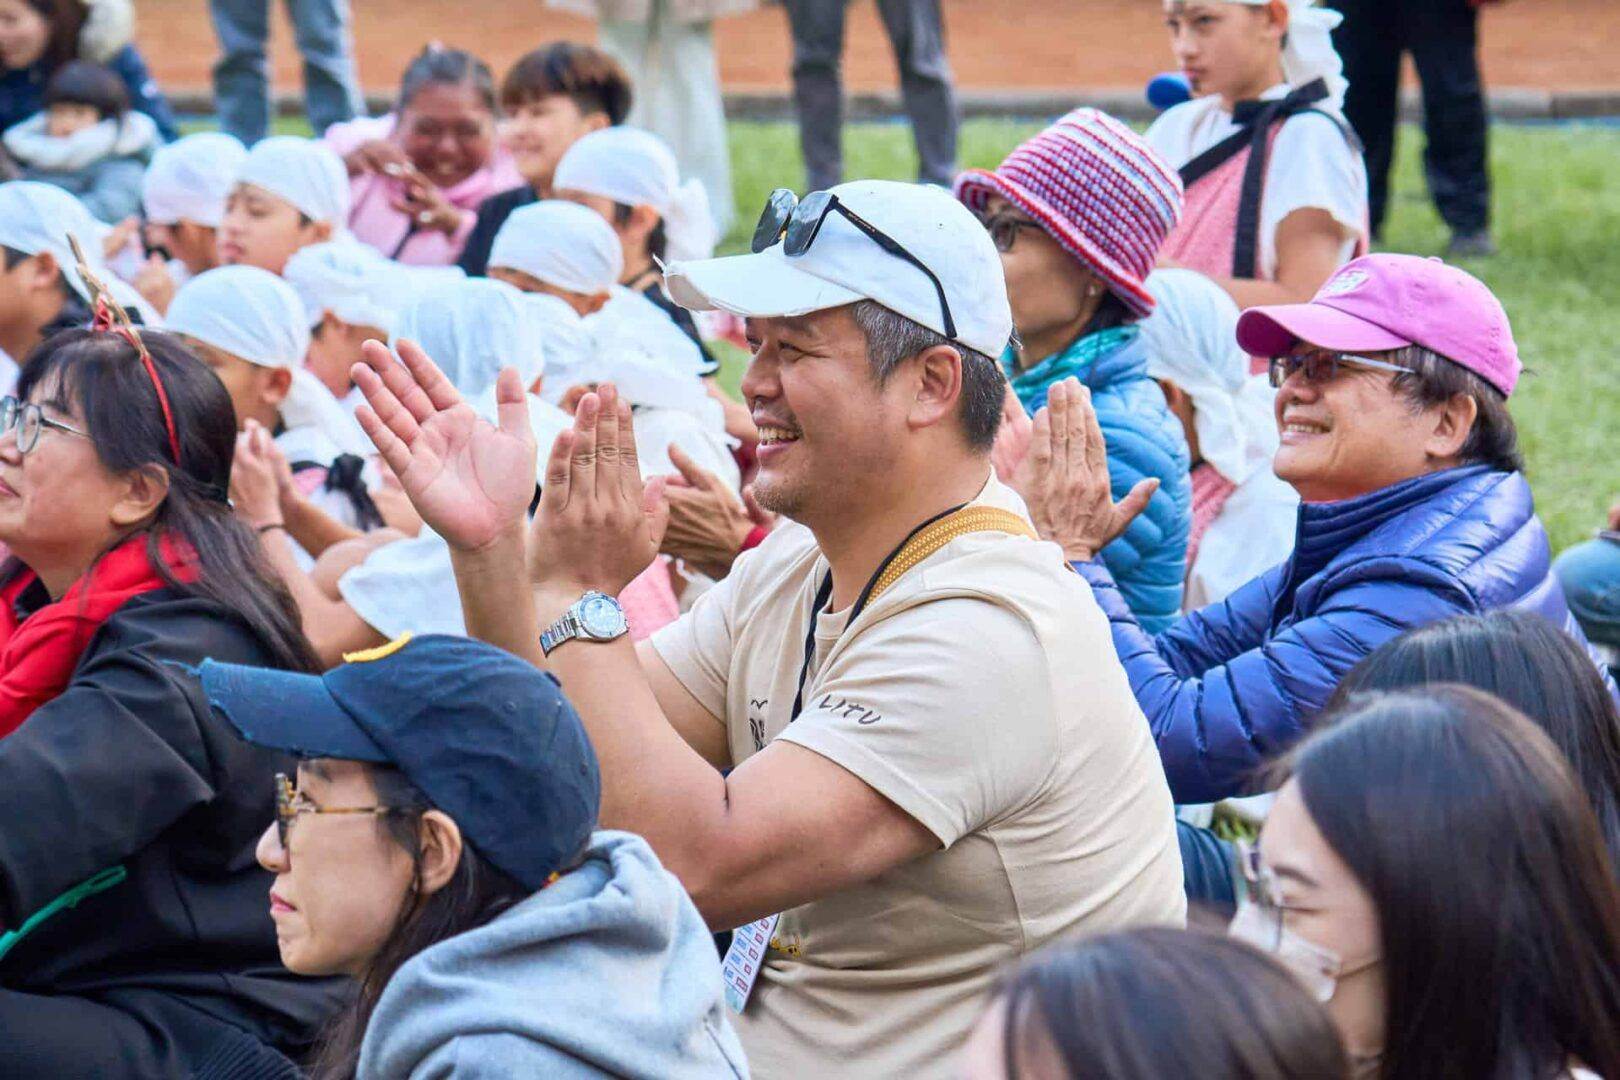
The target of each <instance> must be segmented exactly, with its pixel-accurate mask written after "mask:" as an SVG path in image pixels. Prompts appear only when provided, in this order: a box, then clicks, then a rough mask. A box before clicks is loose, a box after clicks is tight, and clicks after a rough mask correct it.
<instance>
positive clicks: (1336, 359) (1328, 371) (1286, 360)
mask: <svg viewBox="0 0 1620 1080" xmlns="http://www.w3.org/2000/svg"><path fill="white" fill-rule="evenodd" d="M1341 367H1349V368H1361V369H1362V370H1364V371H1393V372H1395V373H1397V374H1399V373H1402V372H1409V371H1411V370H1412V369H1411V368H1404V367H1401V365H1399V364H1391V363H1388V362H1386V361H1383V360H1374V359H1373V358H1372V357H1370V356H1357V355H1355V354H1354V353H1335V352H1322V351H1321V350H1312V351H1311V352H1303V353H1290V354H1289V355H1288V356H1273V357H1272V358H1271V366H1270V375H1271V385H1272V386H1281V385H1282V384H1283V383H1284V381H1286V380H1287V379H1288V378H1289V376H1291V375H1293V374H1294V373H1295V372H1298V371H1303V372H1304V373H1305V381H1306V382H1309V383H1315V384H1317V385H1321V384H1322V383H1328V382H1332V381H1333V380H1334V379H1336V378H1338V375H1339V369H1340V368H1341Z"/></svg>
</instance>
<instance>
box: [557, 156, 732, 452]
mask: <svg viewBox="0 0 1620 1080" xmlns="http://www.w3.org/2000/svg"><path fill="white" fill-rule="evenodd" d="M552 188H553V190H554V191H555V192H556V194H557V197H558V198H560V199H567V200H569V201H571V202H577V203H580V204H582V205H584V206H588V207H590V208H591V209H592V210H594V211H596V213H597V214H598V215H600V216H601V217H602V219H603V220H604V221H606V222H607V223H608V224H609V225H611V226H612V227H613V230H614V232H615V233H616V234H617V235H618V237H619V243H620V245H621V247H622V248H623V253H624V268H623V271H622V272H621V275H620V278H619V280H620V282H621V286H622V287H619V288H615V289H614V290H613V296H612V299H611V300H609V302H608V305H607V307H605V308H604V309H603V310H602V311H601V312H600V313H599V314H598V316H597V317H599V318H604V319H620V318H630V319H635V320H637V321H638V322H639V323H640V324H641V326H642V327H643V330H644V332H645V333H646V334H648V335H654V334H656V335H658V336H659V337H660V338H661V339H662V341H663V344H661V345H660V347H659V350H658V351H660V352H666V353H668V354H669V356H670V357H671V359H672V361H675V358H676V357H681V358H682V359H680V360H678V361H675V362H677V363H678V365H679V366H681V367H684V366H685V364H686V362H687V361H686V360H685V357H690V356H692V355H694V354H695V355H696V357H697V365H698V374H699V376H700V377H701V378H702V379H703V380H704V385H705V388H706V389H707V391H708V393H709V395H710V396H711V397H713V398H714V399H715V400H716V401H717V402H719V403H720V405H721V407H722V409H724V410H725V418H726V430H727V432H728V433H729V434H731V435H732V436H733V437H735V438H737V439H739V440H742V439H747V440H752V439H754V438H756V437H757V434H758V433H757V432H755V431H754V425H753V422H752V420H750V418H749V414H748V410H747V409H746V408H744V407H743V406H742V404H741V403H739V402H736V401H732V400H731V399H729V398H728V397H727V395H726V393H725V391H723V390H722V389H721V388H720V384H719V382H718V381H717V379H716V378H715V376H716V374H717V373H718V372H719V370H720V363H719V360H718V359H716V357H715V356H714V354H713V353H712V352H710V351H709V349H708V347H707V346H706V345H705V344H704V342H703V338H702V335H701V334H700V333H699V331H698V327H697V323H696V322H695V321H694V320H693V318H692V313H691V312H690V311H687V310H686V309H685V308H682V307H680V306H679V305H678V304H676V303H674V302H673V301H672V300H670V299H669V297H668V296H667V295H666V294H665V292H664V288H663V272H662V267H661V265H660V264H661V263H663V262H674V261H677V260H681V259H706V258H708V257H709V256H710V255H712V254H713V253H714V245H715V242H716V240H717V239H718V237H717V235H716V233H715V228H714V219H713V218H712V217H711V216H710V214H709V204H708V196H707V195H706V194H705V193H704V189H703V185H702V184H700V183H698V182H697V181H695V180H689V181H687V182H686V183H684V184H683V183H681V181H680V175H679V173H678V171H677V167H676V164H675V156H674V155H673V154H671V153H670V151H669V148H668V147H667V146H665V145H664V144H663V142H662V141H661V140H659V138H658V137H657V136H656V135H652V134H649V133H648V132H645V131H638V130H636V129H634V128H625V127H615V128H605V129H603V130H601V131H593V132H591V133H590V134H589V135H586V136H584V137H583V138H581V139H580V140H579V141H578V142H576V143H574V145H572V146H570V147H569V148H568V152H567V153H565V154H564V155H563V158H562V160H561V161H560V162H558V163H557V171H556V174H555V176H553V178H552ZM660 234H662V239H660ZM638 301H639V302H638ZM654 312H656V313H657V314H659V315H661V316H662V317H663V320H664V321H667V322H668V323H669V324H670V325H672V326H674V327H675V329H677V330H679V331H680V333H681V335H682V336H684V337H685V338H686V339H687V340H688V341H689V342H690V343H691V348H689V349H688V348H684V347H681V346H678V345H676V343H675V342H674V340H673V338H672V337H671V336H670V335H669V333H668V330H667V329H664V328H659V329H654V328H655V327H658V320H656V319H654V318H652V317H651V316H652V315H653V313H654Z"/></svg>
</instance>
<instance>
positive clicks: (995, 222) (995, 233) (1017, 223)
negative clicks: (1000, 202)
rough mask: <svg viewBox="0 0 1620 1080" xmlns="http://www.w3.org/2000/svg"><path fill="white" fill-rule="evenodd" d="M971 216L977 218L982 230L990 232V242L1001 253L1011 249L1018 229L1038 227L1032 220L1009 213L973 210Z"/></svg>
mask: <svg viewBox="0 0 1620 1080" xmlns="http://www.w3.org/2000/svg"><path fill="white" fill-rule="evenodd" d="M973 216H974V217H976V218H978V219H979V224H981V225H983V226H984V231H985V232H987V233H989V234H990V242H991V243H992V244H994V245H996V250H997V251H1000V252H1003V253H1005V252H1008V251H1011V250H1012V249H1013V245H1014V244H1016V243H1017V242H1018V232H1019V230H1020V229H1038V228H1040V226H1039V225H1037V224H1035V222H1033V221H1029V220H1027V219H1025V218H1021V217H1014V216H1013V215H1011V214H986V213H983V212H980V211H975V212H974V215H973Z"/></svg>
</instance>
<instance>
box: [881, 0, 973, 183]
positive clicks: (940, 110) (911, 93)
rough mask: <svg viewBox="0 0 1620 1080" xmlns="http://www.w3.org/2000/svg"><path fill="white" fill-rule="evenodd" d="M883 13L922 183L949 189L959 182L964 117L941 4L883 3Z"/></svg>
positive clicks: (915, 0) (920, 0)
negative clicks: (958, 148) (959, 108)
mask: <svg viewBox="0 0 1620 1080" xmlns="http://www.w3.org/2000/svg"><path fill="white" fill-rule="evenodd" d="M878 14H879V15H881V16H882V17H883V28H884V30H886V31H887V32H888V34H889V42H890V44H892V45H893V46H894V58H895V61H896V63H898V64H899V67H900V97H901V100H902V101H904V102H905V106H906V115H907V116H909V117H910V118H911V135H912V138H913V139H914V140H915V141H916V143H917V179H919V180H921V181H923V182H924V183H929V184H940V185H944V186H949V184H950V183H951V181H953V180H955V179H956V129H957V125H958V116H957V112H956V91H955V90H954V89H953V88H952V86H951V64H950V61H949V60H948V59H946V57H945V18H944V15H943V13H942V12H941V11H940V9H939V0H878Z"/></svg>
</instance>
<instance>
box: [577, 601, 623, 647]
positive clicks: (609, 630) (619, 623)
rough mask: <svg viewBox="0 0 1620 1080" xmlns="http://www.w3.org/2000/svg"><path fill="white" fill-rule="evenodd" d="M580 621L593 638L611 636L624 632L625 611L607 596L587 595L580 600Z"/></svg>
mask: <svg viewBox="0 0 1620 1080" xmlns="http://www.w3.org/2000/svg"><path fill="white" fill-rule="evenodd" d="M579 622H580V625H581V626H583V627H584V628H585V632H586V633H587V634H589V635H590V636H591V637H593V638H611V637H617V636H619V635H620V634H622V633H624V629H625V622H624V612H622V611H620V610H619V605H618V604H616V603H614V602H613V601H612V600H611V599H610V598H608V597H606V596H587V597H586V598H585V599H584V600H582V601H580V605H579Z"/></svg>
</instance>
